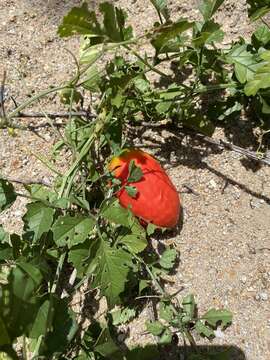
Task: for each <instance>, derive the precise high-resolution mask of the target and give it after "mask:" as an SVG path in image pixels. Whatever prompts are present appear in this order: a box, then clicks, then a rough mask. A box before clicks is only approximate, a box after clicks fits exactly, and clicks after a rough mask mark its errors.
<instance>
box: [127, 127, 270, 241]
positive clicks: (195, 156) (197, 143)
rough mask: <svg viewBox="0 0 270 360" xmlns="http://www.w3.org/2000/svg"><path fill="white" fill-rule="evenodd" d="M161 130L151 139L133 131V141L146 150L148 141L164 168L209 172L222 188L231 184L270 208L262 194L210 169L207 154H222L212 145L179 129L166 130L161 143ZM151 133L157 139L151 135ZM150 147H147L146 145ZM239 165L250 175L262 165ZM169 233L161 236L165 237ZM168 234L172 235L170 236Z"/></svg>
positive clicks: (267, 198)
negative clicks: (139, 142) (248, 171)
mask: <svg viewBox="0 0 270 360" xmlns="http://www.w3.org/2000/svg"><path fill="white" fill-rule="evenodd" d="M164 129H165V127H164V128H155V129H153V130H154V133H153V134H151V136H150V135H149V136H148V135H146V134H145V129H142V132H141V133H140V132H137V134H136V136H137V138H138V137H139V138H141V139H143V142H144V143H145V144H144V145H143V146H144V147H145V148H147V142H151V143H152V144H153V145H154V149H155V156H156V157H157V158H159V159H161V160H160V162H161V163H162V165H164V166H165V165H168V164H169V167H168V166H167V169H168V168H174V167H177V166H179V165H182V166H186V167H188V168H190V169H194V170H197V169H207V170H208V171H210V172H211V173H213V174H215V175H216V176H218V177H219V178H221V179H223V181H224V184H225V186H227V185H229V184H230V185H233V186H237V187H238V188H240V189H241V190H242V191H244V192H245V193H247V194H249V195H251V196H253V197H255V198H257V199H260V200H264V201H265V202H266V203H267V204H268V205H270V198H269V197H267V196H265V195H263V194H262V193H259V192H256V191H254V190H252V189H250V188H249V187H248V186H246V185H245V184H243V183H241V182H239V181H237V180H234V179H233V178H232V177H230V176H228V175H226V174H224V173H223V172H221V171H219V170H217V169H215V168H214V167H212V166H210V165H209V164H208V163H207V162H206V159H207V157H208V156H209V155H210V154H221V153H222V152H223V150H222V149H220V148H219V147H218V146H217V145H215V144H203V143H202V141H201V140H200V138H196V137H193V136H192V135H191V136H189V135H188V134H185V133H181V132H180V130H177V129H173V128H168V127H167V128H166V130H167V131H168V130H169V133H170V135H169V136H168V137H166V141H162V140H161V139H162V130H164ZM155 134H156V135H157V136H155ZM130 142H131V144H132V146H135V143H133V139H132V137H131V138H130ZM149 147H150V148H151V145H150V146H149ZM172 153H174V154H175V157H176V159H175V160H174V161H173V162H172V161H171V154H172ZM239 162H240V163H241V164H242V165H243V166H244V167H245V168H247V169H251V170H252V171H253V172H256V171H257V170H259V169H260V168H261V167H262V164H260V163H258V162H256V161H250V160H249V159H242V160H239ZM167 234H169V233H165V237H164V238H166V235H167ZM169 235H172V234H171V233H170V234H169Z"/></svg>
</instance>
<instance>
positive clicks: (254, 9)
mask: <svg viewBox="0 0 270 360" xmlns="http://www.w3.org/2000/svg"><path fill="white" fill-rule="evenodd" d="M247 4H248V5H249V9H248V15H249V17H250V18H251V20H252V21H255V20H258V19H259V18H261V17H262V16H264V15H266V14H267V13H268V12H269V11H270V1H269V0H247Z"/></svg>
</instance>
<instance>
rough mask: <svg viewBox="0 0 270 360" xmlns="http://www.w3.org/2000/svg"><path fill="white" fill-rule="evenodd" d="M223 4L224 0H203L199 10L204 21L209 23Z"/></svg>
mask: <svg viewBox="0 0 270 360" xmlns="http://www.w3.org/2000/svg"><path fill="white" fill-rule="evenodd" d="M223 3H224V0H202V2H201V3H200V5H199V10H200V13H201V14H202V16H203V18H204V20H205V21H207V20H209V19H211V17H212V16H213V15H214V14H215V12H216V11H217V10H218V9H219V7H220V6H221V5H222V4H223Z"/></svg>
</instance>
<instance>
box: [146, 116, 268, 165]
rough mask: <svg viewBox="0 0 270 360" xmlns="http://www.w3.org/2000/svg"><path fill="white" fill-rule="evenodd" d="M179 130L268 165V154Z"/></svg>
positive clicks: (151, 126) (148, 124)
mask: <svg viewBox="0 0 270 360" xmlns="http://www.w3.org/2000/svg"><path fill="white" fill-rule="evenodd" d="M141 125H142V126H144V127H149V128H158V127H160V128H161V127H163V128H164V127H166V125H167V124H163V123H150V122H149V123H148V122H143V123H141ZM179 132H180V133H182V134H184V135H190V136H193V137H195V138H198V139H200V140H201V141H203V142H205V143H208V144H211V145H215V146H217V147H218V148H220V149H221V150H231V151H234V152H236V153H238V154H241V155H243V156H246V157H247V158H249V159H252V160H254V161H257V162H260V163H262V164H265V165H268V166H270V156H268V155H264V156H259V155H257V153H256V152H255V151H251V150H247V149H244V148H242V147H240V146H237V145H234V144H232V143H229V142H228V141H225V140H222V139H217V140H216V139H213V138H211V137H209V136H206V135H202V134H199V133H196V132H195V131H193V130H190V129H187V128H184V127H181V128H179ZM174 136H175V135H174ZM176 137H177V136H176ZM143 146H144V147H148V145H143ZM155 147H156V146H155Z"/></svg>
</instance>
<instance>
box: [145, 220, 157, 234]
mask: <svg viewBox="0 0 270 360" xmlns="http://www.w3.org/2000/svg"><path fill="white" fill-rule="evenodd" d="M156 229H157V226H156V225H154V224H152V223H148V225H147V228H146V233H147V235H148V236H151V235H153V234H154V232H155V230H156Z"/></svg>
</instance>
